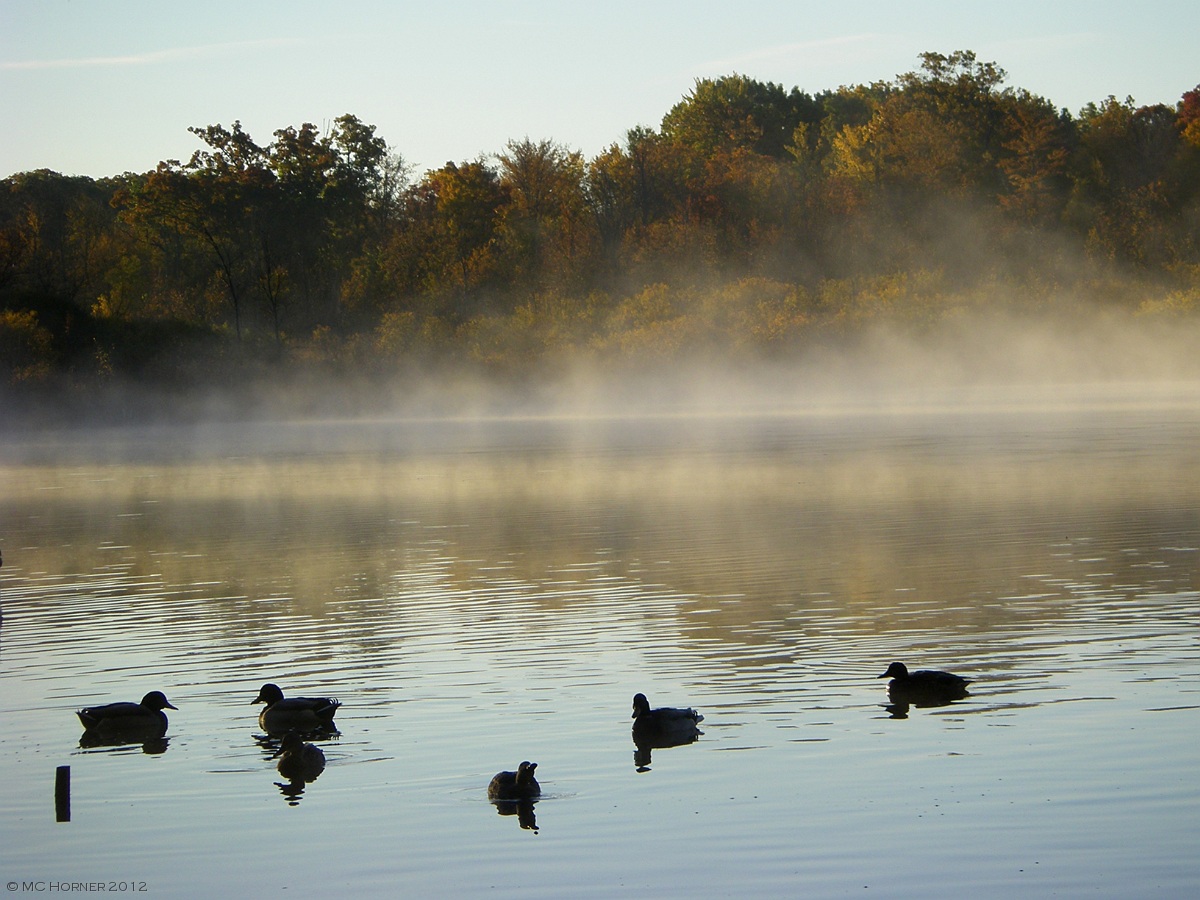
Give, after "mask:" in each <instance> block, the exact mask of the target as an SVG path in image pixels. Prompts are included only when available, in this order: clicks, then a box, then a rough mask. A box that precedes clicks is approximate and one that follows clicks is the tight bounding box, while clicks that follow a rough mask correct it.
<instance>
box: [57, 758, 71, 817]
mask: <svg viewBox="0 0 1200 900" xmlns="http://www.w3.org/2000/svg"><path fill="white" fill-rule="evenodd" d="M54 821H56V822H70V821H71V767H70V766H59V767H58V769H57V770H55V772H54Z"/></svg>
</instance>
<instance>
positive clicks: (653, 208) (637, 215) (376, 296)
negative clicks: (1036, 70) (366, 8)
mask: <svg viewBox="0 0 1200 900" xmlns="http://www.w3.org/2000/svg"><path fill="white" fill-rule="evenodd" d="M1006 77H1007V76H1006V73H1005V72H1004V71H1003V69H1001V68H999V67H998V66H997V65H996V64H995V63H991V62H981V61H979V60H978V59H977V58H976V56H975V54H974V53H971V52H970V51H957V52H954V53H950V54H949V55H944V54H940V53H925V54H922V55H921V58H920V65H919V67H918V68H917V69H916V70H915V71H912V72H909V73H906V74H903V75H900V76H898V77H897V78H896V79H894V80H892V81H886V82H877V83H872V84H865V85H856V86H852V87H840V88H837V89H835V90H825V91H822V92H820V93H816V94H810V93H807V92H805V91H802V90H800V89H798V88H791V89H790V90H789V89H785V88H784V87H783V86H782V85H778V84H773V83H770V82H762V81H758V80H755V79H753V78H750V77H747V76H744V75H739V74H734V75H729V76H725V77H721V78H713V79H700V80H697V81H696V82H695V84H694V86H693V87H692V89H691V90H690V91H689V92H688V93H687V94H686V95H685V96H683V97H682V98H681V99H680V101H679V102H678V103H676V104H675V105H674V106H673V107H672V108H671V109H670V110H668V111H667V112H666V114H665V115H664V116H663V118H662V120H661V122H660V124H659V126H658V127H657V128H653V127H645V126H639V127H635V128H632V129H631V130H629V131H628V132H627V134H626V135H625V136H624V139H623V140H621V141H619V142H616V143H614V144H612V145H611V146H610V147H608V148H607V149H605V150H604V151H603V152H601V153H599V154H598V155H597V156H595V157H594V158H591V159H587V158H585V157H584V156H583V155H582V154H581V153H579V152H577V151H574V150H571V149H569V148H568V147H566V146H563V145H562V144H560V143H557V142H555V141H553V140H534V139H531V138H529V137H524V138H520V139H514V140H511V141H509V142H508V144H507V145H506V146H505V147H504V148H503V149H502V150H500V151H499V152H498V153H496V154H494V155H488V156H481V157H479V158H476V159H473V160H465V161H460V162H447V163H446V164H445V165H444V166H442V167H440V168H437V169H431V170H429V171H426V172H424V173H423V174H419V175H418V174H417V173H415V172H413V171H412V170H411V168H410V167H409V166H408V165H406V164H405V162H404V160H403V158H402V156H400V155H399V154H398V153H397V152H396V151H395V150H394V149H393V148H391V147H390V146H389V145H388V144H387V142H386V141H385V140H384V139H383V138H382V137H380V136H379V135H377V134H376V129H375V127H374V126H371V125H369V124H367V123H364V122H362V121H360V120H359V119H358V118H357V117H355V116H353V115H344V116H342V117H341V118H339V119H337V120H336V121H334V122H333V123H332V125H331V126H330V127H329V128H328V129H326V130H324V131H322V130H320V129H318V128H316V127H315V126H313V125H311V124H307V123H306V124H303V125H301V126H300V127H299V128H296V127H291V126H289V127H286V128H282V129H280V130H278V131H276V132H275V133H274V135H273V138H272V140H271V141H270V142H268V143H259V142H258V141H256V140H255V139H254V138H253V137H252V136H251V135H250V134H248V133H247V132H246V131H244V130H243V129H242V127H241V125H240V123H239V122H236V121H235V122H234V123H233V124H232V125H231V126H229V127H225V126H222V125H208V126H204V127H194V128H191V129H189V130H190V131H191V132H192V133H193V134H194V135H195V136H196V138H197V139H198V140H199V142H200V144H201V149H199V150H197V151H196V152H195V153H194V154H193V155H192V157H191V158H190V159H188V160H187V161H184V162H181V161H178V160H166V161H164V162H162V163H160V164H159V165H158V166H157V168H156V169H155V170H154V171H151V172H145V173H140V174H133V173H126V174H123V175H119V176H114V177H111V178H103V179H91V178H85V177H71V176H64V175H60V174H58V173H55V172H51V171H47V170H38V171H33V172H24V173H20V174H15V175H12V176H10V177H8V178H6V179H4V181H3V188H2V189H0V381H3V382H5V383H6V384H7V390H9V391H13V390H18V391H19V390H20V389H21V388H22V387H32V386H38V385H43V386H44V385H47V384H52V385H54V386H55V388H56V389H63V388H64V387H65V388H69V389H84V388H90V387H93V386H95V385H98V384H103V383H104V382H105V381H106V380H112V379H121V378H125V379H137V380H142V381H149V382H154V383H159V384H163V385H168V386H176V387H189V386H200V385H205V384H212V383H223V382H225V383H227V382H234V381H247V380H255V379H261V378H271V377H277V376H278V374H279V373H280V372H284V371H287V372H294V371H299V370H303V371H310V372H320V373H330V372H338V373H346V372H353V373H356V374H359V375H362V376H364V377H375V376H380V377H385V376H388V375H391V374H394V373H396V372H405V371H410V370H420V369H421V368H423V367H427V366H430V365H433V364H434V363H435V362H436V363H439V364H446V363H448V364H450V365H458V366H470V367H475V368H478V369H479V370H481V371H487V372H493V373H496V372H502V373H509V374H514V375H519V374H520V373H523V372H529V371H532V370H534V369H538V368H545V367H546V366H552V365H554V364H555V363H557V362H561V361H564V360H578V359H581V358H584V359H587V360H590V361H595V362H598V363H604V362H606V361H612V360H620V361H622V362H638V361H642V360H655V361H666V362H670V361H671V360H672V359H676V358H678V357H680V356H681V355H685V354H703V353H708V352H722V353H727V354H731V355H733V356H737V355H747V356H755V357H758V356H764V355H765V356H785V355H789V354H797V353H802V352H803V350H804V348H805V347H806V346H808V345H810V344H811V343H812V342H826V341H830V340H838V339H841V338H842V337H844V336H845V335H847V334H853V333H854V331H855V330H856V329H859V328H861V327H863V325H864V323H867V322H872V321H876V320H878V319H880V318H881V317H882V318H887V319H891V320H896V321H898V322H902V323H905V324H906V325H908V326H909V327H917V328H920V327H928V326H929V325H931V324H934V323H936V322H937V321H939V320H940V319H942V318H944V317H945V316H947V315H949V314H952V313H954V312H956V311H959V310H961V309H963V308H971V307H978V306H981V305H988V304H997V303H1003V304H1005V305H1009V306H1016V307H1018V308H1028V309H1030V310H1033V309H1044V308H1046V307H1048V306H1058V307H1062V306H1070V307H1071V308H1072V309H1075V310H1076V312H1077V313H1078V314H1082V315H1087V314H1088V310H1091V309H1093V308H1094V307H1095V305H1097V304H1100V305H1104V306H1106V307H1122V308H1126V309H1129V310H1131V311H1132V312H1136V313H1140V314H1170V315H1186V314H1189V313H1191V312H1192V310H1193V308H1194V306H1195V300H1196V298H1197V296H1198V294H1200V246H1198V244H1197V241H1198V235H1200V86H1197V88H1196V89H1195V90H1191V91H1188V92H1186V93H1184V94H1183V95H1182V97H1181V98H1180V100H1179V101H1178V103H1176V104H1175V105H1174V106H1168V105H1163V104H1156V105H1151V106H1135V105H1134V103H1133V101H1132V100H1125V101H1120V100H1117V99H1116V98H1113V97H1109V98H1108V99H1106V100H1104V101H1102V102H1099V103H1091V104H1088V105H1087V106H1086V107H1085V108H1084V109H1082V110H1080V111H1079V112H1078V113H1077V114H1071V113H1069V112H1067V111H1066V110H1061V109H1058V108H1056V107H1055V106H1054V105H1053V104H1052V103H1051V102H1050V101H1049V100H1047V99H1045V98H1042V97H1039V96H1035V95H1033V94H1031V93H1029V92H1028V91H1025V90H1022V89H1019V88H1013V87H1009V86H1006V85H1005V80H1006Z"/></svg>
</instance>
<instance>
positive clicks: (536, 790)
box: [487, 762, 542, 800]
mask: <svg viewBox="0 0 1200 900" xmlns="http://www.w3.org/2000/svg"><path fill="white" fill-rule="evenodd" d="M536 768H537V763H535V762H523V763H521V764H520V765H519V766H517V771H515V772H497V773H496V775H495V777H494V778H492V780H491V783H490V784H488V791H487V792H488V799H489V800H532V799H533V798H535V797H539V796H541V793H542V786H541V785H540V784H538V783H537V779H536V778H534V777H533V770H534V769H536Z"/></svg>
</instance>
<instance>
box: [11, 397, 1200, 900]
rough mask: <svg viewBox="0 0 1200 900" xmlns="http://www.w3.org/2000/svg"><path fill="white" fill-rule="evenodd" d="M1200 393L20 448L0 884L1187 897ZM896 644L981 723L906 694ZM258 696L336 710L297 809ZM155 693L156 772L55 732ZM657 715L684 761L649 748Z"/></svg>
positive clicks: (218, 890)
mask: <svg viewBox="0 0 1200 900" xmlns="http://www.w3.org/2000/svg"><path fill="white" fill-rule="evenodd" d="M1198 397H1200V395H1198V394H1197V392H1196V391H1194V390H1193V389H1191V388H1190V387H1188V386H1184V387H1183V388H1181V389H1178V390H1174V391H1171V392H1167V394H1166V395H1164V394H1162V393H1159V394H1155V396H1154V399H1153V401H1152V402H1142V401H1137V400H1131V399H1130V398H1128V397H1127V396H1123V397H1122V398H1120V399H1113V397H1112V396H1111V395H1110V394H1108V393H1104V394H1101V395H1098V396H1097V397H1093V398H1092V399H1091V400H1089V401H1086V402H1081V403H1079V404H1062V403H1013V402H1012V401H1011V398H1010V399H1009V400H1004V399H1003V398H992V401H993V402H988V403H980V401H979V399H978V398H975V400H974V401H973V402H972V403H970V404H965V405H964V404H958V403H947V402H936V403H928V402H927V403H924V404H922V405H920V406H915V407H910V408H908V409H905V410H883V409H869V408H858V409H855V410H847V411H832V410H824V409H810V410H798V411H793V412H789V413H787V414H782V413H779V414H762V415H752V414H742V415H692V416H674V417H664V418H655V417H641V418H632V419H626V420H623V419H620V418H616V417H607V418H605V417H595V418H590V419H566V418H564V419H555V418H525V419H495V420H490V421H432V420H424V421H401V422H354V423H347V422H321V423H305V424H290V425H279V426H222V427H210V428H190V429H189V428H174V429H171V428H162V429H152V428H145V429H133V428H129V429H113V430H110V431H102V432H92V433H88V434H81V433H70V432H61V433H48V434H38V435H31V434H21V435H17V434H9V435H6V436H5V439H4V442H3V444H2V446H0V453H3V457H2V459H3V462H2V464H0V549H2V552H3V568H0V611H2V614H3V621H2V624H0V713H2V715H3V722H4V726H5V727H4V729H3V732H2V733H0V754H2V755H3V759H4V778H3V779H2V780H0V800H2V810H0V832H2V833H0V875H2V876H3V880H4V881H6V882H8V883H9V893H10V894H12V893H29V892H38V889H37V883H41V884H42V887H41V888H40V890H41V891H44V892H50V891H52V890H55V888H54V886H55V885H57V886H58V887H57V889H58V890H60V891H61V890H63V887H64V886H69V885H71V884H72V883H93V884H94V883H100V882H103V883H105V887H106V888H107V889H108V890H110V891H111V890H114V889H118V890H119V889H120V888H121V886H122V883H124V885H125V887H126V889H129V888H142V887H144V888H145V890H144V891H127V892H132V893H145V894H147V895H153V896H163V897H176V896H177V897H210V896H219V895H230V894H233V895H237V896H250V895H257V894H262V893H275V892H277V891H280V890H286V894H285V895H286V896H292V897H299V896H327V895H330V894H331V893H337V894H339V895H346V896H384V895H386V896H397V895H402V896H414V897H415V896H462V897H471V896H488V897H513V898H522V900H529V898H537V897H552V898H558V897H567V896H570V897H613V896H625V895H642V896H672V897H674V896H679V897H689V898H704V897H747V896H755V897H759V896H761V897H781V896H789V897H790V896H802V895H803V896H813V897H844V896H855V897H864V896H865V897H922V898H929V897H946V898H961V897H967V896H970V897H976V898H979V897H1011V896H1014V895H1015V894H1018V893H1021V894H1024V895H1028V896H1038V897H1042V896H1060V897H1075V896H1084V895H1086V896H1102V897H1103V896H1107V897H1121V898H1128V897H1170V898H1177V897H1183V896H1196V895H1197V893H1200V836H1198V835H1200V831H1198V829H1197V825H1198V824H1200V777H1198V776H1200V767H1198V764H1200V640H1198V639H1200V403H1198V402H1197V400H1198ZM893 660H901V661H905V662H907V663H908V664H909V666H910V667H913V668H939V669H949V670H952V671H955V672H958V673H960V674H962V675H965V676H967V677H970V678H972V679H974V683H973V684H972V686H971V688H972V691H971V696H969V697H968V698H966V699H965V700H961V701H958V702H955V703H953V704H951V705H948V706H942V707H931V708H930V707H920V708H918V707H913V708H911V709H909V710H907V713H905V712H904V711H902V710H899V709H897V708H895V707H892V708H890V709H889V704H888V699H887V696H886V692H885V682H884V681H883V680H880V679H877V678H876V677H875V676H877V675H878V674H879V673H881V672H882V671H883V670H884V669H885V668H886V667H887V665H888V663H890V662H891V661H893ZM267 681H273V682H277V683H278V684H279V685H280V686H282V687H283V689H284V691H285V692H286V693H289V694H306V695H317V696H326V695H328V696H335V697H337V698H339V699H340V700H341V701H342V702H343V704H344V705H343V707H342V708H341V710H340V711H339V712H338V715H337V720H336V721H337V723H338V726H339V729H340V734H339V735H337V736H335V737H330V738H328V739H326V740H323V741H319V742H318V743H319V745H320V746H322V747H323V749H324V751H325V754H326V757H327V766H326V768H325V771H324V772H323V773H322V774H321V776H320V777H319V778H318V779H317V780H316V781H314V782H312V783H311V784H308V785H306V786H303V788H302V789H300V790H295V789H292V788H291V787H290V786H286V787H283V788H281V786H280V785H281V783H282V779H281V778H280V776H279V775H278V773H277V772H276V771H275V769H274V762H273V761H271V760H270V758H269V757H270V755H271V753H272V752H273V749H274V748H273V745H271V743H270V742H268V741H266V740H265V739H264V737H263V736H262V734H261V732H260V729H259V726H258V722H257V718H256V715H257V710H258V707H256V706H254V705H252V703H251V701H252V700H253V699H254V698H255V696H256V694H257V692H258V689H259V687H260V686H261V685H262V683H264V682H267ZM155 689H161V690H163V691H164V692H165V693H166V694H167V696H168V697H169V698H170V700H171V701H172V702H173V703H174V705H175V706H177V707H178V711H177V712H173V711H171V710H168V711H167V712H168V715H169V717H170V727H169V731H168V734H167V741H166V744H165V747H164V746H162V745H157V746H152V745H147V746H146V747H143V746H141V745H138V744H133V745H128V746H120V747H82V746H81V745H80V736H81V727H80V725H79V722H78V721H77V719H76V717H75V715H74V710H75V709H77V708H79V707H81V706H85V705H89V704H95V703H102V702H108V701H112V700H137V699H139V698H140V697H141V696H142V695H143V694H144V693H146V692H147V691H150V690H155ZM638 691H642V692H645V693H646V694H647V695H649V697H650V700H651V703H652V704H654V705H688V706H695V707H697V708H698V709H699V710H700V711H701V712H702V713H703V714H704V716H705V720H704V722H703V724H702V726H701V728H702V731H703V735H702V736H701V737H700V739H699V740H698V741H697V742H695V743H693V744H690V745H687V746H678V747H672V748H668V749H656V750H653V751H652V755H651V758H650V759H649V760H646V759H640V760H636V761H635V756H634V750H635V748H634V746H633V742H632V740H631V737H630V724H631V721H630V712H631V709H630V707H631V700H632V697H633V694H634V693H636V692H638ZM525 759H528V760H533V761H535V762H537V763H538V764H539V766H538V770H537V772H538V777H539V780H540V781H541V783H542V788H543V797H542V799H541V800H540V801H539V802H538V803H537V804H536V806H535V807H534V813H535V815H536V821H535V822H532V823H531V822H529V821H528V820H527V819H526V820H525V821H524V822H523V821H521V820H520V819H519V818H518V817H517V816H506V815H499V814H498V810H497V809H496V807H494V806H492V805H491V804H490V803H489V802H488V801H487V799H486V796H485V790H486V786H487V783H488V780H489V779H490V778H491V776H492V775H493V774H494V773H495V772H497V771H499V770H501V769H515V768H516V765H517V763H519V762H520V761H521V760H525ZM637 763H641V764H640V765H639V764H637ZM59 766H70V771H71V810H70V813H71V815H70V821H64V822H58V821H56V816H55V803H54V784H55V772H56V769H57V767H59ZM522 825H525V826H530V825H533V826H534V827H522ZM13 883H15V884H16V888H15V890H14V887H13ZM76 888H77V889H78V884H77V885H76Z"/></svg>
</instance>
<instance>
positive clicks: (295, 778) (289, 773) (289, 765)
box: [271, 731, 325, 784]
mask: <svg viewBox="0 0 1200 900" xmlns="http://www.w3.org/2000/svg"><path fill="white" fill-rule="evenodd" d="M271 758H272V759H276V758H278V759H279V763H278V764H277V768H278V769H279V774H280V775H282V776H283V777H284V778H286V779H287V780H288V781H290V782H292V783H293V784H295V783H297V782H308V781H316V780H317V776H318V775H320V774H321V773H322V772H323V771H325V754H324V752H323V751H322V750H321V748H320V747H318V746H316V745H315V744H306V743H305V742H304V738H302V737H301V736H300V733H299V732H297V731H289V732H288V733H287V734H285V735H284V736H283V742H282V743H281V744H280V746H279V750H278V751H276V753H275V755H274V756H272V757H271Z"/></svg>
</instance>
